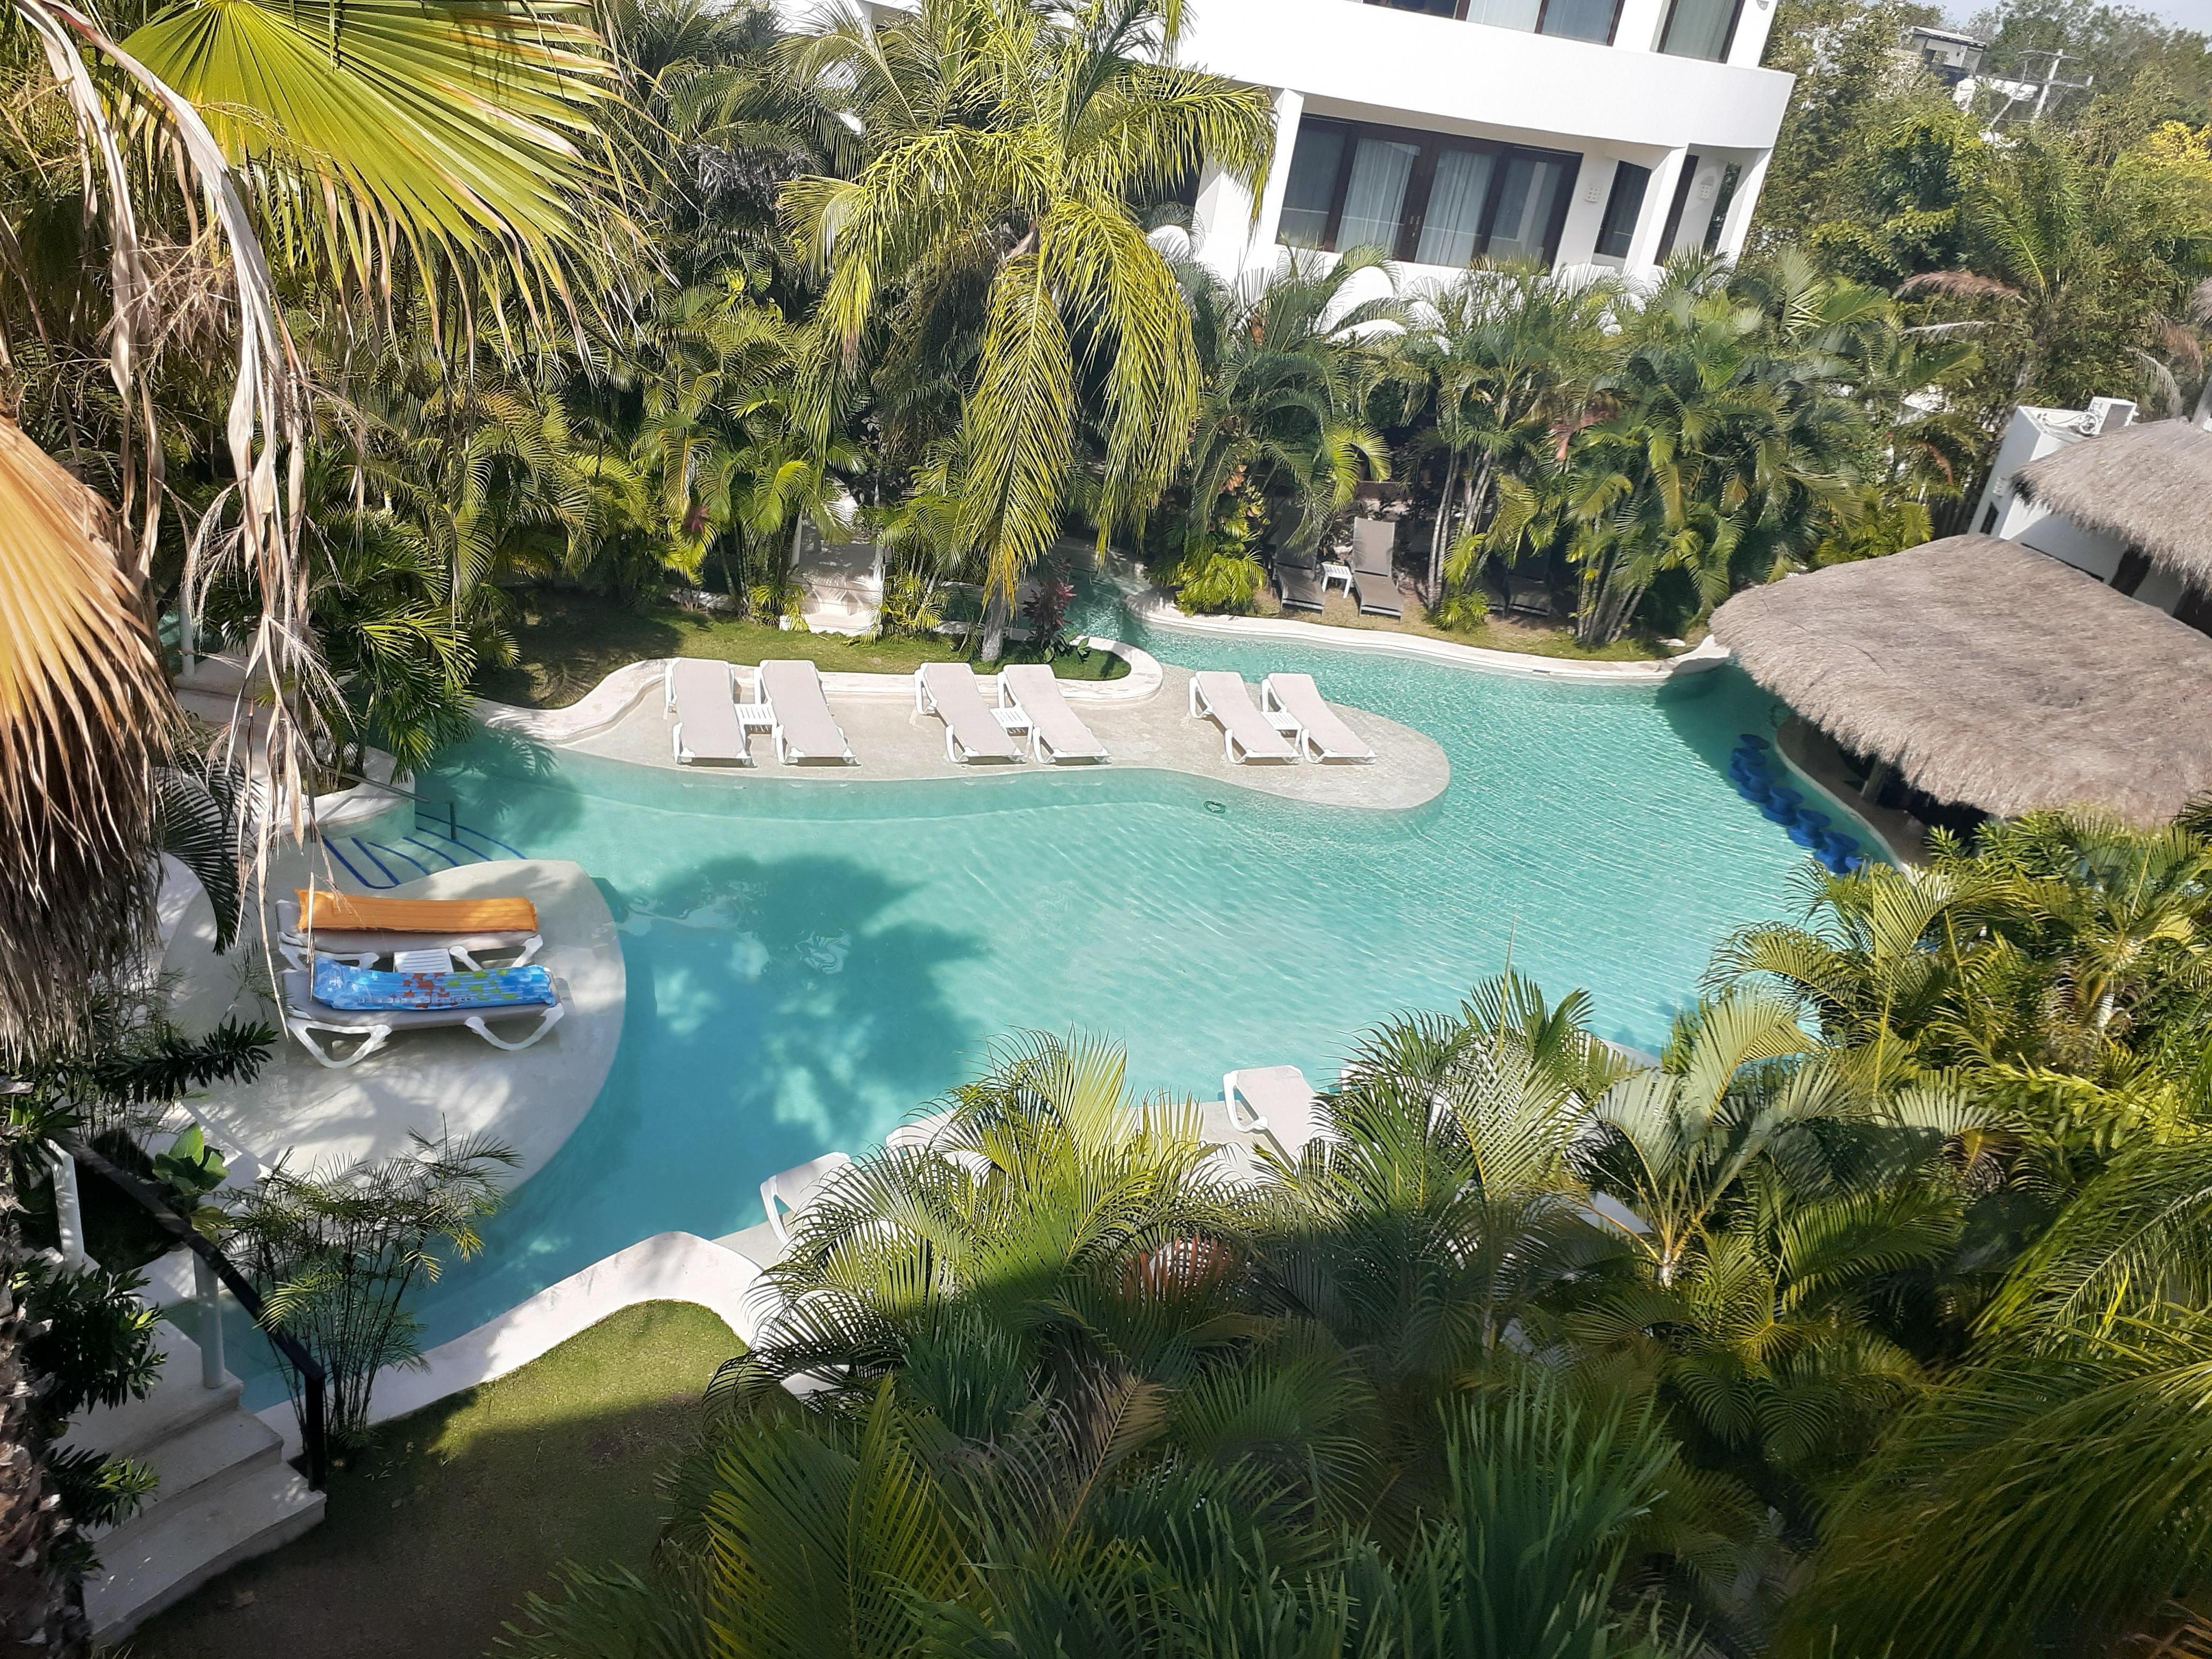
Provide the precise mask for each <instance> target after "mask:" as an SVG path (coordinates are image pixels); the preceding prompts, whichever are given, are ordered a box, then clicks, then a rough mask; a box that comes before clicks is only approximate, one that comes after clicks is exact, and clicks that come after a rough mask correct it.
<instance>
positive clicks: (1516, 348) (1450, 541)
mask: <svg viewBox="0 0 2212 1659" xmlns="http://www.w3.org/2000/svg"><path fill="white" fill-rule="evenodd" d="M1621 298H1622V296H1621V293H1620V289H1619V287H1618V285H1617V284H1615V283H1612V282H1610V281H1598V282H1591V281H1589V280H1586V279H1585V278H1583V277H1581V276H1569V275H1566V274H1564V273H1554V272H1553V271H1550V270H1545V269H1543V268H1541V267H1538V266H1533V265H1516V266H1510V267H1508V268H1505V269H1504V270H1496V269H1491V268H1488V267H1477V268H1476V269H1474V270H1469V271H1468V272H1466V273H1464V274H1463V275H1462V276H1459V277H1457V278H1455V280H1454V281H1453V282H1452V283H1451V284H1450V285H1449V287H1447V288H1445V289H1443V290H1442V291H1441V292H1438V293H1437V294H1434V295H1430V296H1427V298H1426V300H1425V309H1426V313H1427V314H1426V315H1423V316H1419V317H1418V318H1417V319H1416V320H1415V322H1414V324H1413V327H1412V328H1411V329H1410V330H1409V331H1408V333H1407V343H1406V347H1407V349H1406V352H1405V358H1406V361H1407V364H1408V366H1409V367H1411V368H1413V370H1414V371H1415V372H1417V373H1419V374H1421V375H1423V376H1424V377H1425V380H1426V381H1427V386H1426V392H1427V395H1428V396H1429V397H1431V398H1433V399H1434V407H1435V420H1436V441H1437V445H1438V447H1441V448H1442V449H1443V452H1444V481H1443V490H1442V492H1441V494H1440V495H1438V497H1437V522H1436V526H1435V530H1434V532H1433V533H1432V534H1431V538H1430V543H1429V575H1428V586H1427V587H1426V589H1425V592H1427V593H1428V595H1429V603H1430V604H1431V605H1434V604H1435V603H1436V602H1437V598H1438V597H1439V596H1440V594H1441V593H1442V592H1443V588H1444V586H1446V585H1447V584H1449V585H1450V586H1455V587H1457V586H1464V585H1466V584H1467V583H1468V581H1470V580H1472V578H1473V576H1474V565H1475V563H1476V562H1477V560H1478V559H1480V557H1481V556H1482V555H1483V553H1484V552H1485V551H1486V544H1484V543H1483V542H1482V541H1481V539H1480V532H1481V531H1482V530H1483V528H1484V527H1485V526H1486V525H1487V524H1488V522H1489V520H1490V516H1491V512H1492V501H1493V498H1494V495H1495V491H1496V489H1497V487H1498V483H1499V481H1501V480H1504V479H1509V478H1510V479H1514V480H1516V481H1519V480H1525V479H1527V478H1529V477H1534V476H1537V475H1539V474H1541V473H1542V472H1543V471H1547V469H1548V468H1549V467H1551V466H1552V465H1554V464H1556V462H1557V459H1558V456H1559V442H1560V435H1561V434H1563V433H1568V432H1571V431H1572V430H1573V429H1574V428H1575V427H1576V426H1577V424H1578V423H1579V422H1580V418H1581V415H1582V411H1583V407H1584V406H1585V404H1587V402H1588V399H1589V395H1590V392H1591V391H1592V388H1593V386H1594V385H1595V381H1596V380H1597V378H1598V376H1599V375H1600V374H1601V373H1602V372H1603V370H1604V368H1606V366H1607V362H1609V360H1610V357H1611V355H1612V347H1611V343H1610V340H1609V337H1608V327H1607V325H1608V323H1609V322H1610V321H1611V314H1612V313H1613V311H1614V310H1615V309H1616V308H1617V307H1619V306H1620V303H1621ZM1448 561H1449V563H1448Z"/></svg>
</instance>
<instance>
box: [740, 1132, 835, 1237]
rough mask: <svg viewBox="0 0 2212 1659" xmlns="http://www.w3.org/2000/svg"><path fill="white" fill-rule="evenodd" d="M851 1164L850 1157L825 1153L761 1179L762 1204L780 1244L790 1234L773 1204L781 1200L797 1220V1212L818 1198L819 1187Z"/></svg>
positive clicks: (820, 1191)
mask: <svg viewBox="0 0 2212 1659" xmlns="http://www.w3.org/2000/svg"><path fill="white" fill-rule="evenodd" d="M852 1167H853V1160H852V1159H851V1158H848V1157H847V1156H846V1155H845V1154H844V1153H842V1152H824V1153H823V1154H822V1156H821V1157H819V1158H814V1159H811V1160H810V1161H809V1162H807V1163H805V1164H799V1166H798V1167H797V1168H796V1169H791V1170H784V1171H783V1172H782V1173H781V1174H780V1175H772V1176H769V1178H768V1179H767V1180H766V1181H763V1182H761V1188H760V1193H761V1207H762V1208H763V1209H764V1210H766V1211H767V1212H768V1225H769V1229H770V1230H771V1231H774V1233H775V1236H776V1238H777V1240H778V1241H779V1242H780V1243H785V1244H788V1243H791V1234H790V1232H789V1231H787V1228H786V1226H785V1223H784V1218H783V1216H782V1215H781V1213H780V1212H778V1211H777V1209H776V1207H775V1206H776V1205H777V1204H778V1203H779V1202H781V1204H782V1206H783V1207H784V1208H785V1209H786V1210H788V1211H790V1212H791V1215H792V1218H793V1220H796V1219H797V1218H798V1217H799V1212H800V1211H802V1210H804V1209H805V1207H806V1206H808V1205H810V1204H811V1203H812V1202H813V1201H814V1200H816V1199H817V1198H819V1197H821V1196H822V1189H823V1188H825V1187H827V1186H828V1185H829V1182H831V1181H832V1180H834V1179H835V1178H836V1176H837V1175H838V1173H839V1172H840V1171H842V1170H849V1169H851V1168H852Z"/></svg>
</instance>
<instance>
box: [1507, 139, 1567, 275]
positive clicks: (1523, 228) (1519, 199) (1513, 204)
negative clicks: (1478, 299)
mask: <svg viewBox="0 0 2212 1659" xmlns="http://www.w3.org/2000/svg"><path fill="white" fill-rule="evenodd" d="M1565 176H1566V166H1565V163H1564V162H1560V161H1539V160H1537V159H1536V158H1535V157H1534V156H1530V155H1516V156H1514V157H1513V158H1512V159H1511V160H1510V161H1507V162H1506V164H1505V176H1504V179H1501V180H1499V182H1498V217H1497V219H1496V221H1495V222H1493V223H1492V225H1491V227H1490V248H1489V252H1490V257H1491V258H1493V259H1541V258H1544V241H1545V238H1546V235H1547V233H1548V232H1549V231H1550V229H1551V228H1552V210H1553V207H1554V206H1555V205H1556V204H1558V202H1559V188H1560V186H1561V185H1562V184H1563V183H1564V182H1565Z"/></svg>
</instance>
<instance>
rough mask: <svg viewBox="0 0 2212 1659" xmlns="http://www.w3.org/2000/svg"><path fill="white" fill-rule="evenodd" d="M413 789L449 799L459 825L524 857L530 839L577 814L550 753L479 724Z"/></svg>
mask: <svg viewBox="0 0 2212 1659" xmlns="http://www.w3.org/2000/svg"><path fill="white" fill-rule="evenodd" d="M416 790H417V792H418V793H421V794H422V795H423V796H425V797H426V798H428V799H433V800H451V801H452V802H453V805H454V810H455V811H457V812H458V814H459V817H460V819H461V822H463V823H465V824H467V825H468V826H469V827H470V828H471V829H481V830H484V831H486V832H487V833H489V834H491V835H494V836H498V837H499V838H500V839H501V840H502V841H504V842H508V843H509V844H511V845H513V846H514V847H517V848H520V849H521V850H522V852H523V853H524V854H525V855H526V856H529V855H531V854H532V852H533V840H535V839H541V838H544V837H547V836H555V835H558V834H559V833H561V832H562V831H563V830H565V829H570V828H572V827H573V826H574V824H575V823H577V822H578V821H579V819H580V817H582V814H583V805H582V803H581V801H580V799H578V798H577V795H576V793H575V792H574V790H572V789H569V788H568V787H565V782H564V779H563V775H562V764H561V760H560V757H559V756H558V755H556V753H555V752H554V751H553V750H551V749H550V748H549V747H548V746H547V745H545V744H542V743H539V742H538V741H537V740H536V739H535V738H527V737H524V736H522V735H521V734H520V733H518V732H495V731H492V730H490V729H489V728H488V727H484V726H479V727H477V732H476V734H475V736H473V737H471V738H470V739H469V740H468V741H467V742H466V743H464V744H456V745H455V746H454V747H453V748H451V749H448V750H445V751H444V752H443V753H441V755H440V756H439V757H438V758H437V760H436V762H435V763H433V765H432V766H431V767H430V768H429V769H428V770H427V771H426V772H425V773H424V775H422V778H421V779H420V780H419V781H417V783H416Z"/></svg>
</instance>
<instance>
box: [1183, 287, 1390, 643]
mask: <svg viewBox="0 0 2212 1659" xmlns="http://www.w3.org/2000/svg"><path fill="white" fill-rule="evenodd" d="M1370 273H1372V274H1370ZM1377 276H1379V277H1380V278H1381V280H1383V283H1385V284H1386V291H1385V292H1384V293H1383V294H1381V295H1376V297H1374V298H1371V299H1368V300H1364V301H1359V300H1355V299H1353V298H1352V297H1351V295H1350V294H1349V292H1348V290H1352V289H1357V288H1360V287H1365V286H1369V285H1370V284H1371V283H1373V282H1374V281H1375V280H1376V277H1377ZM1183 282H1184V284H1185V287H1186V289H1187V290H1188V293H1189V295H1190V300H1191V306H1192V310H1193V313H1194V317H1195V319H1196V338H1197V343H1198V352H1199V357H1200V362H1201V363H1202V364H1203V365H1204V373H1205V377H1206V378H1205V389H1204V391H1203V392H1202V393H1201V394H1200V404H1199V413H1198V422H1197V426H1196V428H1195V430H1194V433H1193V435H1192V438H1191V444H1190V453H1189V455H1188V458H1187V459H1185V461H1184V463H1183V469H1184V471H1183V476H1184V477H1185V478H1186V480H1187V481H1188V491H1189V499H1188V503H1187V504H1186V506H1185V507H1184V510H1183V513H1182V525H1181V526H1180V540H1181V542H1182V546H1181V548H1180V550H1179V562H1178V563H1177V565H1176V567H1175V568H1176V572H1177V577H1176V578H1173V579H1176V580H1180V581H1182V582H1189V583H1196V584H1200V585H1204V586H1218V585H1219V583H1220V580H1221V578H1220V576H1219V574H1218V572H1216V573H1213V574H1209V566H1210V564H1211V563H1212V562H1213V561H1214V560H1215V559H1217V558H1218V557H1220V556H1226V557H1229V558H1232V559H1237V560H1241V561H1243V562H1246V564H1247V565H1248V566H1249V577H1248V580H1249V582H1251V583H1252V584H1253V585H1255V586H1256V583H1257V580H1258V567H1257V565H1256V564H1252V563H1251V562H1250V561H1251V549H1250V546H1249V543H1250V542H1251V541H1252V540H1254V539H1256V538H1257V536H1258V534H1259V532H1260V531H1261V528H1262V527H1263V525H1264V521H1265V520H1267V518H1268V517H1269V516H1270V515H1271V513H1281V512H1288V513H1292V514H1295V523H1294V525H1293V526H1291V527H1290V528H1289V530H1288V532H1287V533H1288V534H1289V535H1290V536H1291V538H1292V539H1293V540H1295V541H1297V542H1299V543H1302V544H1312V543H1313V542H1315V541H1316V540H1318V539H1319V538H1320V537H1321V536H1322V533H1323V532H1324V531H1325V530H1326V529H1327V527H1328V521H1329V520H1331V519H1332V518H1334V516H1335V515H1336V514H1338V513H1341V512H1342V511H1343V510H1344V509H1345V508H1346V507H1349V506H1350V505H1351V504H1352V492H1353V490H1354V489H1356V488H1357V486H1358V483H1359V482H1360V481H1361V479H1362V478H1386V477H1389V471H1390V463H1389V449H1388V447H1386V446H1385V445H1384V443H1383V439H1382V436H1381V435H1379V434H1378V433H1376V431H1375V430H1374V429H1373V428H1371V427H1370V425H1369V424H1368V422H1367V419H1366V409H1367V394H1368V392H1370V390H1371V388H1372V387H1373V386H1374V384H1375V381H1376V378H1377V375H1378V374H1379V370H1380V362H1379V355H1378V354H1377V352H1376V350H1375V349H1374V348H1373V347H1372V346H1370V344H1368V343H1366V337H1367V336H1368V335H1370V333H1371V332H1372V331H1375V330H1376V328H1377V327H1378V326H1380V325H1384V324H1386V323H1388V322H1389V321H1390V320H1391V319H1392V318H1393V316H1394V314H1395V309H1396V307H1395V305H1394V303H1393V301H1392V297H1391V295H1390V294H1389V292H1388V291H1387V285H1388V284H1389V268H1388V266H1387V265H1386V264H1384V262H1383V258H1382V256H1381V255H1380V254H1379V253H1376V252H1373V251H1372V250H1358V249H1355V250H1353V251H1352V252H1351V253H1349V254H1347V255H1346V257H1345V258H1342V259H1340V260H1338V261H1336V262H1335V263H1334V264H1322V263H1319V262H1317V261H1316V260H1315V259H1314V258H1311V257H1309V256H1303V255H1299V254H1297V253H1293V254H1292V255H1291V258H1290V259H1289V260H1288V261H1287V262H1286V263H1285V264H1283V265H1282V266H1280V267H1279V268H1274V269H1270V270H1255V271H1253V272H1249V273H1248V274H1247V275H1246V276H1243V277H1242V278H1240V279H1239V280H1238V281H1237V282H1236V283H1225V282H1223V281H1222V280H1221V279H1220V278H1218V277H1217V276H1214V275H1213V274H1212V272H1211V271H1209V270H1206V269H1205V268H1204V267H1203V266H1199V265H1190V266H1188V267H1186V269H1185V270H1184V272H1183ZM1194 608H1196V607H1194Z"/></svg>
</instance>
